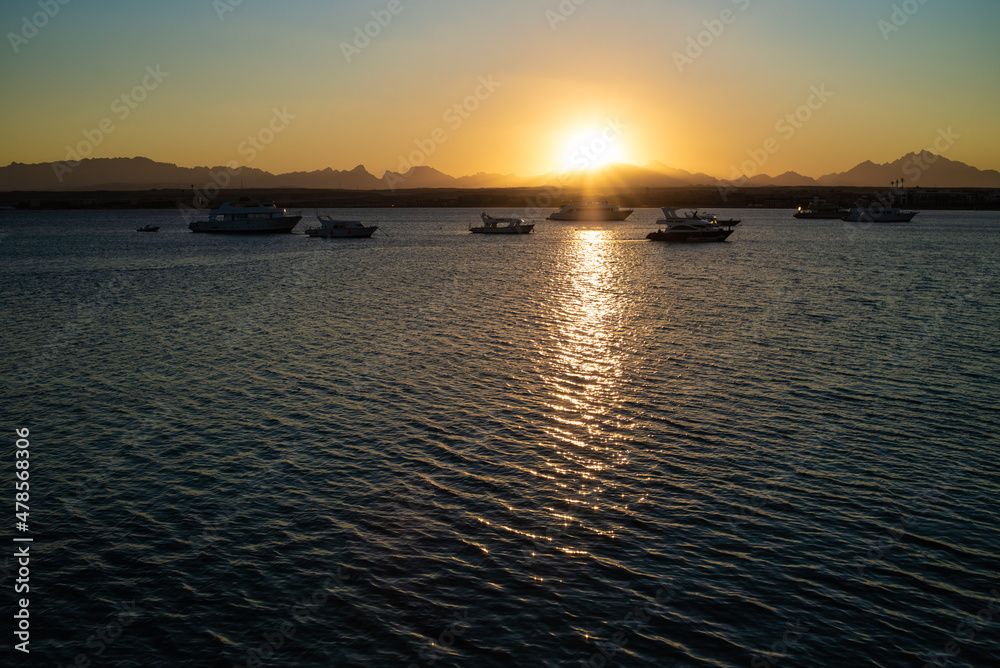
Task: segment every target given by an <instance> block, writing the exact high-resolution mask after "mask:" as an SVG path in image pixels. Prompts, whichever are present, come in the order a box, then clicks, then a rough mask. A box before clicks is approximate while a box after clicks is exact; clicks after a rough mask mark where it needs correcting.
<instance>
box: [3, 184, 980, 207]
mask: <svg viewBox="0 0 1000 668" xmlns="http://www.w3.org/2000/svg"><path fill="white" fill-rule="evenodd" d="M879 192H882V193H885V192H886V190H885V189H879V188H870V187H869V188H858V187H830V186H827V187H822V186H819V187H817V186H754V187H746V188H730V189H726V188H720V187H717V186H682V187H673V188H627V189H621V190H617V191H609V190H602V191H597V192H593V193H588V192H584V191H582V190H580V189H579V188H568V189H564V190H559V189H556V188H481V189H461V188H422V189H413V190H326V189H307V188H256V189H254V188H245V189H244V188H236V189H229V190H223V191H221V192H220V193H219V194H218V195H217V196H216V197H214V198H212V199H211V200H209V201H207V202H206V201H205V200H202V202H201V203H200V204H199V203H198V201H197V198H196V197H195V196H193V195H192V192H191V191H190V190H187V189H184V190H181V189H162V190H161V189H155V190H92V191H82V190H74V191H11V192H0V207H14V208H15V209H17V210H101V209H175V208H179V207H184V208H205V209H208V208H211V207H213V206H218V205H219V204H221V203H223V202H227V201H236V200H238V199H240V198H241V197H247V198H249V199H251V200H259V201H265V202H272V201H273V202H275V203H277V204H278V205H280V206H283V207H285V208H287V209H328V208H366V209H369V208H388V207H399V208H451V207H454V208H465V207H470V208H506V209H521V210H525V209H534V208H537V209H541V210H549V209H555V208H558V207H559V206H561V205H562V204H565V203H568V202H576V201H581V200H591V199H607V200H609V201H611V202H614V203H615V204H618V205H620V206H623V207H628V208H659V207H662V206H677V207H685V206H698V207H711V208H713V209H720V208H752V207H760V208H768V209H796V208H798V207H799V206H804V205H807V204H808V203H809V202H810V201H811V200H812V198H813V197H822V198H823V199H825V200H828V201H830V202H833V203H834V204H837V205H839V206H845V207H846V206H850V205H851V204H852V203H853V202H854V201H855V200H857V199H858V198H860V197H866V196H872V195H874V194H876V193H879ZM905 197H906V199H905V200H904V201H901V202H897V204H898V205H899V206H902V207H904V208H912V209H921V210H943V209H949V210H982V211H998V210H1000V189H995V188H962V189H959V188H908V189H907V190H906V195H905Z"/></svg>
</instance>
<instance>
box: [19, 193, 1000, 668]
mask: <svg viewBox="0 0 1000 668" xmlns="http://www.w3.org/2000/svg"><path fill="white" fill-rule="evenodd" d="M329 212H330V213H341V214H346V215H349V216H352V217H361V218H363V219H364V220H366V221H378V224H379V225H381V226H382V230H383V231H380V232H379V233H377V234H376V236H375V237H374V238H373V239H371V240H362V241H358V240H318V239H308V238H305V237H303V236H301V235H280V236H271V237H255V238H240V237H227V236H210V235H196V234H192V233H190V232H188V230H187V229H186V227H185V222H184V221H183V219H182V218H181V217H180V216H179V215H178V214H177V213H176V212H170V211H167V212H86V213H80V212H57V213H45V212H32V213H27V212H6V213H3V214H2V218H0V236H2V239H0V256H2V266H0V281H2V282H0V304H2V316H3V321H4V324H3V329H2V344H3V350H4V352H5V355H4V356H3V360H2V361H0V370H2V379H3V383H4V389H3V392H4V400H3V422H4V431H5V433H6V434H7V442H8V444H9V446H8V447H7V452H8V455H9V457H8V459H7V462H8V465H7V466H5V467H4V468H5V470H6V471H7V473H5V474H4V475H6V476H8V478H10V479H11V480H13V476H14V468H13V461H14V460H13V454H12V453H13V450H14V447H13V446H14V438H15V437H14V434H13V429H14V428H15V427H20V428H24V427H27V428H29V429H30V431H31V469H30V472H31V504H30V505H31V515H30V518H31V523H30V534H28V535H31V536H32V537H34V539H35V542H34V543H33V544H32V548H31V550H32V557H33V558H32V561H31V576H30V577H31V591H30V600H31V605H30V611H31V620H32V636H31V652H32V653H31V658H30V660H31V664H32V665H36V664H37V665H70V664H73V663H74V662H78V663H77V665H93V666H137V667H138V666H143V667H159V666H164V667H166V666H233V665H235V666H249V667H250V668H253V667H255V666H310V667H311V666H317V667H319V666H404V667H409V666H420V667H428V666H433V667H435V668H438V667H444V666H595V667H601V666H752V667H753V668H759V667H761V666H776V665H783V666H835V665H836V666H855V665H859V666H862V665H863V666H868V665H873V666H923V665H925V664H927V663H929V662H935V661H936V662H937V664H938V665H948V666H994V665H1000V572H998V568H1000V560H998V555H1000V521H998V520H1000V510H998V503H997V499H998V496H1000V465H998V454H1000V443H998V437H997V423H998V417H1000V401H998V399H997V396H998V394H1000V382H998V378H1000V335H998V333H1000V289H998V274H1000V263H998V261H1000V217H998V215H997V214H995V213H948V212H942V213H935V212H925V213H923V214H921V215H920V216H918V218H917V219H916V221H915V222H914V223H911V224H908V225H882V226H870V227H846V226H845V223H841V222H840V221H815V222H798V221H795V220H793V219H792V218H791V217H790V212H789V211H766V210H750V211H738V212H723V213H725V214H726V216H727V217H728V215H729V214H730V213H734V214H735V215H737V216H740V217H742V218H743V220H744V223H743V225H741V226H740V227H739V228H738V229H737V231H736V232H735V233H734V234H733V236H732V237H731V238H730V241H729V242H727V243H725V244H708V245H702V246H668V245H663V244H656V243H651V242H647V241H643V240H642V239H643V237H644V236H645V234H646V233H647V232H648V231H650V230H651V229H653V228H655V223H654V221H655V219H656V216H657V214H658V213H659V212H658V211H656V210H640V211H637V212H636V214H634V216H633V218H632V219H630V220H629V221H628V222H626V223H608V224H593V225H580V224H573V223H554V222H544V221H542V222H539V224H538V225H537V227H536V230H535V233H534V234H532V235H530V236H527V237H510V238H505V237H481V236H479V235H471V234H469V233H468V232H467V230H466V228H467V226H468V224H469V223H471V222H475V221H476V220H477V214H478V211H473V210H454V209H441V210H396V209H390V210H372V211H347V212H337V211H329ZM306 213H307V217H309V218H311V214H312V213H313V212H312V211H309V212H306ZM493 213H495V214H503V213H508V212H506V211H499V210H498V211H493ZM146 223H157V224H160V225H162V226H163V228H162V229H161V231H160V232H158V233H156V234H138V233H136V232H135V228H137V227H139V226H141V225H144V224H146ZM299 229H301V225H300V228H299ZM4 484H5V485H8V484H9V483H4ZM7 498H8V502H9V503H10V505H13V502H12V500H11V494H10V493H8V494H7ZM13 524H14V519H13V518H10V519H9V526H8V528H7V529H6V530H5V535H12V534H17V532H16V531H14V528H13ZM22 535H23V534H22ZM10 545H12V543H10V542H9V539H8V548H7V549H5V558H7V557H8V555H10V554H12V553H13V548H12V547H10ZM10 564H11V561H10V559H8V561H7V562H6V563H5V567H6V568H7V569H10ZM8 572H10V571H8ZM5 582H7V583H8V584H7V585H5V587H7V586H10V587H12V584H11V579H10V578H5ZM8 591H9V590H8ZM13 597H14V595H13V594H12V593H9V594H8V595H5V600H6V601H8V602H10V601H11V600H12V599H13ZM4 605H5V608H4V609H5V610H8V611H10V610H12V606H11V605H10V604H9V603H5V604H4ZM5 618H6V619H7V620H8V621H6V622H5V623H4V627H5V628H6V629H7V630H6V631H5V632H4V634H3V635H4V637H5V638H6V640H5V641H4V643H5V645H4V647H3V650H2V651H3V652H4V653H5V656H11V657H14V658H15V659H17V660H20V661H22V663H23V659H24V658H25V657H23V655H20V654H16V653H15V652H13V651H12V645H13V643H14V641H13V640H11V630H12V626H13V624H12V622H11V617H10V614H5ZM86 662H89V664H87V663H86ZM11 665H14V664H11ZM17 665H21V664H17ZM24 665H27V664H26V663H25V664H24Z"/></svg>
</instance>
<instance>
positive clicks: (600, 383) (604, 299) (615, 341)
mask: <svg viewBox="0 0 1000 668" xmlns="http://www.w3.org/2000/svg"><path fill="white" fill-rule="evenodd" d="M618 245H619V244H618V242H616V241H615V240H614V239H613V238H612V236H611V234H610V233H609V231H608V230H605V229H601V228H596V229H579V230H576V231H575V233H574V234H573V236H572V238H571V239H570V240H569V241H568V242H567V243H566V245H565V248H564V250H563V253H564V256H565V257H564V264H563V267H564V274H563V275H562V276H561V277H559V279H558V286H557V287H556V288H555V290H554V294H553V295H552V298H551V302H550V308H551V314H552V321H553V323H554V329H553V330H552V334H551V338H552V340H551V342H550V344H551V348H550V349H551V351H552V357H551V358H550V360H549V364H548V366H547V373H546V374H544V377H543V380H544V382H545V385H546V389H547V393H548V397H549V399H548V402H547V403H546V408H547V411H548V417H549V422H548V425H547V427H546V429H545V432H546V435H547V436H548V439H547V442H546V443H545V445H546V446H547V447H548V448H549V455H548V457H547V458H546V461H545V469H546V470H545V471H544V473H543V472H539V475H546V476H551V477H553V478H554V479H555V481H556V484H557V485H558V487H559V488H560V489H561V490H562V491H561V498H560V503H559V504H558V506H559V507H558V508H549V509H548V510H549V512H550V513H551V514H552V522H553V523H554V524H555V523H560V524H566V523H570V524H577V525H579V524H582V525H584V526H585V527H586V528H587V530H588V531H589V532H596V533H597V534H600V535H605V536H608V535H611V536H613V535H614V530H613V528H609V527H608V525H607V523H606V522H605V521H602V520H601V517H600V515H601V514H602V513H607V511H608V510H609V509H610V508H618V507H620V504H619V503H618V502H619V501H620V498H619V499H613V498H611V494H612V492H613V491H614V490H613V487H614V485H613V483H612V482H610V480H611V479H613V469H615V468H616V467H621V466H624V465H627V464H628V462H629V457H628V450H627V448H626V447H625V445H624V443H623V436H622V435H621V432H622V429H621V425H620V424H619V418H618V408H619V405H620V403H621V400H622V393H621V388H622V382H623V378H624V377H625V359H624V354H625V352H624V351H625V346H624V341H623V336H624V334H623V328H622V321H623V318H624V316H625V312H624V309H625V308H626V307H627V302H625V301H623V299H622V298H621V297H620V295H619V292H620V291H619V290H618V289H617V286H618V284H619V283H620V282H621V276H620V272H621V271H622V270H623V269H622V266H621V264H620V261H619V260H620V258H619V256H618V251H617V247H618ZM604 519H608V518H604ZM611 521H612V522H614V520H613V519H612V520H611ZM576 547H577V546H573V547H572V548H570V547H566V548H565V549H561V551H562V552H564V553H565V554H569V555H576V554H581V553H585V552H581V551H580V550H578V549H576Z"/></svg>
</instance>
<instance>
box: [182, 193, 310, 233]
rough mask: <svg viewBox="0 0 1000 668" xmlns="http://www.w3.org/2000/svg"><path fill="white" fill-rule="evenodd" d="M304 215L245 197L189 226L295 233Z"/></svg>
mask: <svg viewBox="0 0 1000 668" xmlns="http://www.w3.org/2000/svg"><path fill="white" fill-rule="evenodd" d="M300 220H302V216H289V215H287V214H286V213H285V210H284V209H279V208H278V207H277V206H275V205H274V204H261V203H260V202H250V201H246V200H241V201H239V202H237V203H236V204H233V203H231V202H226V203H225V204H223V205H222V206H220V207H219V208H218V209H211V210H210V211H209V212H208V220H196V221H195V222H193V223H191V224H190V225H188V228H189V229H190V230H191V231H192V232H216V233H220V234H276V233H280V232H291V231H292V228H293V227H295V225H296V223H298V222H299V221H300Z"/></svg>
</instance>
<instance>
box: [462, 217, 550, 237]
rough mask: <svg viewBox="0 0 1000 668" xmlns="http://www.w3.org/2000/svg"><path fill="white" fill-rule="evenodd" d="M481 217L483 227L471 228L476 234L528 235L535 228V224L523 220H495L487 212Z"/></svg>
mask: <svg viewBox="0 0 1000 668" xmlns="http://www.w3.org/2000/svg"><path fill="white" fill-rule="evenodd" d="M479 215H480V217H481V218H482V219H483V226H482V227H470V228H469V231H470V232H473V233H475V234H528V233H529V232H531V230H532V229H533V228H534V227H535V224H534V223H526V222H524V219H522V218H494V217H493V216H491V215H489V214H487V213H485V212H483V213H481V214H479Z"/></svg>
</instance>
